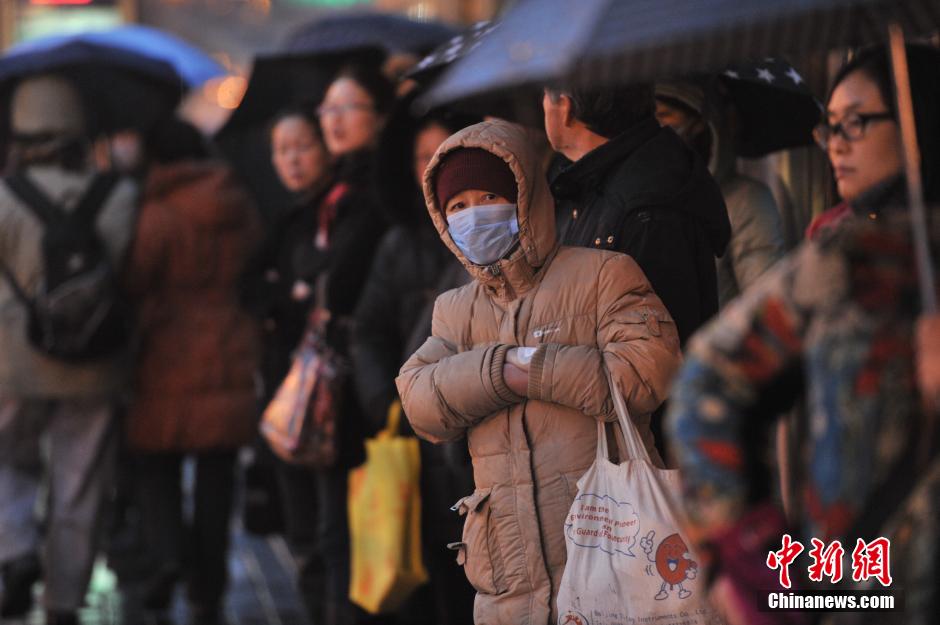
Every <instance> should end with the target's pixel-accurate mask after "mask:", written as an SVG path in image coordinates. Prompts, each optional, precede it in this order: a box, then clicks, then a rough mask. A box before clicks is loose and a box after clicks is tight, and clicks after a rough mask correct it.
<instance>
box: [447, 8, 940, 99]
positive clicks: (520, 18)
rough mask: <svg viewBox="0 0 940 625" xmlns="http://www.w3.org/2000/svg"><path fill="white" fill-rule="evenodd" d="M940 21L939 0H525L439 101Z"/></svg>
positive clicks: (777, 50) (619, 78) (729, 59)
mask: <svg viewBox="0 0 940 625" xmlns="http://www.w3.org/2000/svg"><path fill="white" fill-rule="evenodd" d="M891 20H894V21H897V22H898V23H900V24H901V25H902V26H903V27H904V28H905V30H906V31H907V32H909V33H925V32H930V31H931V30H932V29H934V28H935V27H936V25H937V24H938V23H940V2H938V1H937V0H709V2H700V1H696V0H580V1H579V2H570V1H568V0H519V2H518V3H517V4H516V5H514V7H513V8H512V9H510V11H509V12H508V13H507V14H506V16H505V17H504V18H503V20H502V21H501V23H500V25H499V27H498V28H496V29H494V30H493V32H492V33H490V34H489V35H488V36H486V37H485V38H484V39H483V41H482V43H481V44H480V45H479V47H477V48H476V49H475V50H473V51H472V52H471V53H469V54H468V55H467V56H466V57H465V58H463V59H462V60H460V61H458V62H457V63H455V64H454V67H453V68H452V69H451V70H450V71H448V72H447V73H446V74H445V75H444V76H443V78H442V80H441V82H440V83H439V84H438V85H437V86H436V87H435V89H434V90H433V91H432V92H431V93H430V94H429V101H430V102H431V103H440V102H447V101H453V100H457V99H461V98H465V97H469V96H475V95H480V94H482V93H491V92H496V91H499V90H502V89H506V88H512V87H516V86H518V85H520V84H525V83H546V82H555V81H558V82H567V83H575V84H603V83H610V82H637V81H651V80H655V79H661V78H667V77H676V76H682V75H688V74H693V73H703V72H716V71H720V70H721V69H723V68H724V67H725V66H727V65H729V64H730V63H733V62H740V61H741V60H744V59H761V58H764V57H766V56H768V55H771V54H784V53H786V54H802V53H806V52H812V51H817V50H825V49H831V48H837V47H846V46H856V45H861V44H864V43H871V42H875V41H880V40H883V39H884V34H885V31H884V29H885V25H886V24H887V23H888V22H889V21H891Z"/></svg>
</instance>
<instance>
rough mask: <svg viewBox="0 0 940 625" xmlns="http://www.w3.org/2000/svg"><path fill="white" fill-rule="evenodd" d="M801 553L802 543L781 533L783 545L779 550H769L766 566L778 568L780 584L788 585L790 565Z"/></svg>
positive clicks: (787, 586)
mask: <svg viewBox="0 0 940 625" xmlns="http://www.w3.org/2000/svg"><path fill="white" fill-rule="evenodd" d="M801 553H803V543H801V542H800V541H798V540H793V539H792V538H791V537H790V535H789V534H784V535H783V547H782V548H781V549H780V551H771V552H769V553H768V554H767V566H768V567H770V568H771V569H780V585H781V586H783V587H784V588H789V587H790V565H791V564H792V563H793V561H794V560H796V557H797V556H798V555H800V554H801Z"/></svg>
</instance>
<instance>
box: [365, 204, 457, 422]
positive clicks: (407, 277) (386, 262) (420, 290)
mask: <svg viewBox="0 0 940 625" xmlns="http://www.w3.org/2000/svg"><path fill="white" fill-rule="evenodd" d="M453 262H456V261H455V260H454V257H453V255H452V254H451V253H450V252H449V251H448V250H447V248H446V247H444V244H443V243H441V239H440V236H438V234H437V232H436V231H435V230H434V227H433V225H432V224H431V220H430V219H428V220H427V224H422V225H414V226H409V225H404V224H402V225H397V226H395V227H393V228H392V229H391V230H389V231H388V232H387V233H385V236H384V237H383V238H382V242H381V243H380V244H379V248H378V250H377V251H376V254H375V259H374V261H373V264H372V271H371V272H370V274H369V279H368V281H367V282H366V285H365V288H363V290H362V297H361V299H360V300H359V305H358V307H357V308H356V315H355V319H356V321H355V323H356V325H355V328H356V330H355V333H354V338H353V354H354V357H355V367H356V384H357V390H358V392H359V400H360V402H361V403H362V406H363V409H364V410H365V411H366V416H367V417H368V418H369V419H370V421H371V423H372V424H373V425H374V426H376V427H379V426H380V425H381V424H382V423H383V421H384V420H385V417H386V412H387V410H388V406H389V404H390V403H391V402H392V401H393V400H394V399H395V398H397V397H398V392H397V391H396V389H395V377H396V376H397V374H398V370H399V369H400V368H401V365H402V363H403V362H404V361H405V358H407V356H409V355H410V354H406V353H405V344H406V343H407V341H408V339H409V338H410V337H411V335H412V333H413V332H414V325H415V323H416V322H417V320H418V319H419V318H420V317H421V314H422V312H423V311H424V309H425V308H426V307H427V306H428V304H430V303H432V302H433V301H434V299H435V298H436V297H437V295H438V293H437V290H436V287H437V284H438V282H439V279H440V275H441V273H442V271H443V270H444V269H446V268H447V267H448V266H449V265H450V264H452V263H453Z"/></svg>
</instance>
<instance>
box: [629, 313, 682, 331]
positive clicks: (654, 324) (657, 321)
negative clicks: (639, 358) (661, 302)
mask: <svg viewBox="0 0 940 625" xmlns="http://www.w3.org/2000/svg"><path fill="white" fill-rule="evenodd" d="M626 316H627V318H626V319H625V321H626V322H627V323H630V324H637V325H638V326H639V325H643V326H645V327H646V335H647V336H661V335H662V333H663V330H662V327H661V326H662V325H664V324H665V325H670V326H672V325H674V324H675V322H674V321H673V320H672V317H670V316H669V313H667V312H666V311H665V310H658V309H656V308H650V307H647V306H644V307H642V308H639V309H636V310H630V311H627V313H626Z"/></svg>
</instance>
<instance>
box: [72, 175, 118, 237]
mask: <svg viewBox="0 0 940 625" xmlns="http://www.w3.org/2000/svg"><path fill="white" fill-rule="evenodd" d="M117 182H118V176H117V175H116V174H114V173H110V172H109V173H103V174H97V175H96V176H95V177H94V178H93V179H92V181H91V184H90V185H88V190H87V191H85V194H84V195H83V196H82V199H80V200H79V201H78V206H76V207H75V213H74V214H75V218H76V219H77V220H78V223H80V224H82V225H87V226H91V225H93V224H94V223H95V220H96V219H97V218H98V213H99V212H100V211H101V208H102V207H103V206H104V203H105V202H106V201H107V199H108V197H110V195H111V191H112V190H114V187H115V185H116V184H117Z"/></svg>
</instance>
